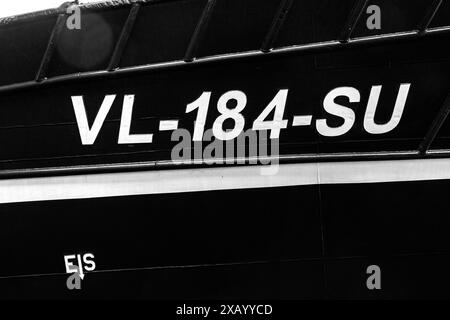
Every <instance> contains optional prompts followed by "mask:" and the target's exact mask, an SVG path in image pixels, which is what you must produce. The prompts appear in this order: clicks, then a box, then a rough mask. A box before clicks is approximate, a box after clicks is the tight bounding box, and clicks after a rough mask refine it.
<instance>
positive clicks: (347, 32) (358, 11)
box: [339, 0, 369, 43]
mask: <svg viewBox="0 0 450 320" xmlns="http://www.w3.org/2000/svg"><path fill="white" fill-rule="evenodd" d="M368 2H369V0H359V1H358V2H357V3H356V4H355V6H354V7H353V9H352V12H351V13H350V16H349V17H348V20H347V22H346V23H345V28H344V29H343V30H342V32H341V36H340V37H339V41H340V42H342V43H347V42H348V41H349V40H350V37H351V36H352V34H353V30H355V27H356V24H357V23H358V21H359V18H360V17H361V15H362V13H363V12H364V9H365V8H366V7H367V3H368Z"/></svg>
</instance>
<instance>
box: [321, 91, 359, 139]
mask: <svg viewBox="0 0 450 320" xmlns="http://www.w3.org/2000/svg"><path fill="white" fill-rule="evenodd" d="M339 96H346V97H348V99H349V101H350V102H351V103H353V102H359V101H360V99H361V96H360V94H359V91H358V90H357V89H355V88H352V87H340V88H336V89H333V90H331V91H330V92H329V93H328V94H327V95H326V97H325V99H324V100H323V107H324V109H325V111H326V112H328V113H330V114H332V115H334V116H338V117H341V118H342V119H344V123H343V124H342V125H341V126H339V127H335V128H332V127H330V126H328V124H327V120H326V119H318V120H317V121H316V128H317V131H318V132H319V133H320V134H321V135H323V136H325V137H337V136H341V135H343V134H345V133H347V132H348V131H349V130H350V129H351V128H352V126H353V123H354V122H355V112H354V111H353V110H352V109H350V108H348V107H345V106H341V105H339V104H337V103H336V102H334V100H335V99H336V98H337V97H339Z"/></svg>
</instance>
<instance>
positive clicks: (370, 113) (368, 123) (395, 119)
mask: <svg viewBox="0 0 450 320" xmlns="http://www.w3.org/2000/svg"><path fill="white" fill-rule="evenodd" d="M410 86H411V84H410V83H402V84H401V85H400V89H399V91H398V94H397V100H396V101H395V106H394V111H393V112H392V116H391V119H390V120H389V122H387V123H385V124H376V123H375V112H376V109H377V106H378V99H379V98H380V93H381V88H382V86H372V89H371V90H370V96H369V102H368V103H367V109H366V114H365V116H364V129H365V130H366V131H367V132H368V133H371V134H381V133H386V132H389V131H391V130H393V129H394V128H395V127H397V125H398V124H399V122H400V119H401V118H402V114H403V109H404V108H405V104H406V99H407V98H408V92H409V87H410Z"/></svg>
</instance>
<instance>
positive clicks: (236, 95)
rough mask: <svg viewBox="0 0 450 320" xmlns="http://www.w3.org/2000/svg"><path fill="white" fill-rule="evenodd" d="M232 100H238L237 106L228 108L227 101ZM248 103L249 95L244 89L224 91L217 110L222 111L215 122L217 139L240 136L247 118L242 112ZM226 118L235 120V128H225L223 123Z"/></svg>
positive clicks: (229, 138) (214, 129)
mask: <svg viewBox="0 0 450 320" xmlns="http://www.w3.org/2000/svg"><path fill="white" fill-rule="evenodd" d="M230 100H236V102H237V104H236V108H234V109H228V108H227V103H228V101H230ZM246 105H247V96H246V95H245V93H243V92H242V91H238V90H234V91H228V92H226V93H224V94H223V95H222V96H221V97H220V99H219V102H218V103H217V110H218V111H219V112H220V113H221V115H220V116H219V117H217V119H216V121H214V124H213V133H214V136H215V137H216V138H217V139H220V140H232V139H234V138H236V137H237V136H239V135H240V134H241V132H242V130H243V129H244V126H245V118H244V116H243V115H242V114H241V113H240V112H241V111H242V110H244V108H245V106H246ZM226 119H233V120H234V128H233V130H231V131H228V132H226V131H224V130H223V123H224V122H225V120H226Z"/></svg>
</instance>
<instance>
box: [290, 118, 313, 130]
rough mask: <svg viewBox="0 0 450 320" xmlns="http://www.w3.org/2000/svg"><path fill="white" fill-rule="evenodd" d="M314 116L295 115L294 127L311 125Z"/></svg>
mask: <svg viewBox="0 0 450 320" xmlns="http://www.w3.org/2000/svg"><path fill="white" fill-rule="evenodd" d="M311 121H312V116H294V121H293V122H292V126H293V127H298V126H309V125H311Z"/></svg>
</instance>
